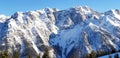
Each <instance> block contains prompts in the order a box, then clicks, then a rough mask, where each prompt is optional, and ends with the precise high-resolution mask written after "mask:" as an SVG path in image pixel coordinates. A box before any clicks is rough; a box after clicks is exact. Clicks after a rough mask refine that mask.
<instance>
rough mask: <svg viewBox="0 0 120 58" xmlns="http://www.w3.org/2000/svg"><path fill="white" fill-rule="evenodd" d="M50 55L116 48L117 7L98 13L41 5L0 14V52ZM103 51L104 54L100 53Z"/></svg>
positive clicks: (59, 57) (77, 55)
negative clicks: (37, 7)
mask: <svg viewBox="0 0 120 58" xmlns="http://www.w3.org/2000/svg"><path fill="white" fill-rule="evenodd" d="M4 50H8V52H9V53H10V55H12V54H13V51H17V52H19V54H20V58H26V57H27V56H28V55H31V56H32V57H33V58H35V57H36V56H37V55H40V56H41V57H42V56H43V55H44V54H45V52H46V50H47V51H48V55H49V57H50V58H83V57H84V58H85V57H86V55H89V54H91V53H92V52H94V53H96V55H97V56H98V57H99V56H100V55H103V54H108V53H112V52H115V51H119V50H120V10H118V9H115V10H109V11H106V12H104V13H100V12H97V11H94V10H92V9H91V8H89V7H88V6H76V7H73V8H69V9H66V10H58V9H56V8H45V9H41V10H35V11H28V12H25V13H23V12H16V13H15V14H13V15H11V17H7V16H3V15H1V16H0V51H4ZM103 52H104V53H103Z"/></svg>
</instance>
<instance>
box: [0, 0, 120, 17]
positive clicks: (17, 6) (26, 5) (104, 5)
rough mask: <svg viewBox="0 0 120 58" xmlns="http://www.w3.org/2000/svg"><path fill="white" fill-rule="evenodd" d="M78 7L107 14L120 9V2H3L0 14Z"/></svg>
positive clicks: (81, 0)
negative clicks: (48, 8) (85, 7)
mask: <svg viewBox="0 0 120 58" xmlns="http://www.w3.org/2000/svg"><path fill="white" fill-rule="evenodd" d="M78 5H81V6H85V5H87V6H89V7H91V8H92V9H94V10H97V11H100V12H105V11H107V10H109V9H120V0H1V1H0V14H5V15H12V14H13V13H15V12H17V11H22V12H25V11H29V10H38V9H43V8H46V7H51V8H58V9H67V8H70V7H73V6H78Z"/></svg>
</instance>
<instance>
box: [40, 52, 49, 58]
mask: <svg viewBox="0 0 120 58" xmlns="http://www.w3.org/2000/svg"><path fill="white" fill-rule="evenodd" d="M42 58H50V57H49V52H48V50H46V51H45V52H44V55H43V57H42Z"/></svg>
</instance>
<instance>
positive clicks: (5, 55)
mask: <svg viewBox="0 0 120 58" xmlns="http://www.w3.org/2000/svg"><path fill="white" fill-rule="evenodd" d="M3 57H5V58H10V55H9V53H8V50H5V51H4V55H3Z"/></svg>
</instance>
